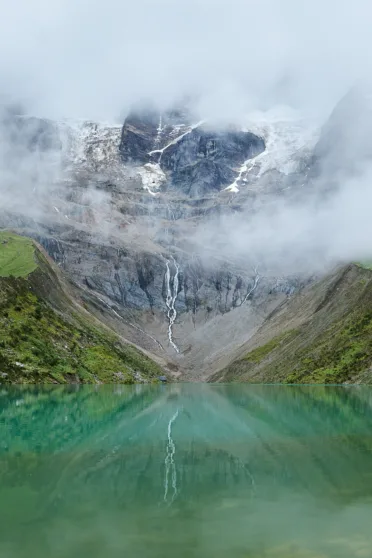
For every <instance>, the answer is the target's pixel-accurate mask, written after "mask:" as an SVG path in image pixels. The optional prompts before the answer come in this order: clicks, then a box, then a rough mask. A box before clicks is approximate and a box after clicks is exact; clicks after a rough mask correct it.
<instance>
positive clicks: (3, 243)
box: [0, 232, 37, 277]
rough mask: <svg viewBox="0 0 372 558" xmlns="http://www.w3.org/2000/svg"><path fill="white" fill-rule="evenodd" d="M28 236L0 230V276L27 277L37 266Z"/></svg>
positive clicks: (32, 246) (33, 247)
mask: <svg viewBox="0 0 372 558" xmlns="http://www.w3.org/2000/svg"><path fill="white" fill-rule="evenodd" d="M34 252H35V246H34V244H33V242H32V240H30V239H29V238H25V237H22V236H17V235H15V234H12V233H9V232H0V277H10V276H13V277H27V275H29V274H30V273H32V271H34V270H35V269H36V268H37V264H36V261H35V257H34Z"/></svg>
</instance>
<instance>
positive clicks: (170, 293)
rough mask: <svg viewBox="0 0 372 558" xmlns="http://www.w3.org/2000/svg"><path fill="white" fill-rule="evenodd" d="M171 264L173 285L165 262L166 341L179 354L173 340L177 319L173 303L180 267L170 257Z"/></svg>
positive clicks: (168, 264)
mask: <svg viewBox="0 0 372 558" xmlns="http://www.w3.org/2000/svg"><path fill="white" fill-rule="evenodd" d="M172 259H173V264H174V268H175V273H174V277H173V284H172V285H171V270H170V262H169V260H166V261H165V265H166V269H165V278H164V279H165V288H166V298H165V305H166V307H167V317H168V339H169V343H170V345H172V347H173V349H174V350H175V351H176V353H179V352H180V350H179V348H178V347H177V345H176V343H175V342H174V339H173V325H174V322H175V321H176V318H177V311H176V308H175V303H176V300H177V296H178V287H179V272H180V267H179V265H178V264H177V262H176V260H175V259H174V258H173V257H172Z"/></svg>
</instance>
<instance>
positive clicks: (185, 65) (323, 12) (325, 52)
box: [0, 0, 372, 121]
mask: <svg viewBox="0 0 372 558" xmlns="http://www.w3.org/2000/svg"><path fill="white" fill-rule="evenodd" d="M371 12H372V8H371V7H370V3H369V2H368V0H355V1H354V2H353V3H352V4H350V3H340V2H337V1H336V0H328V2H324V1H321V0H303V1H302V2H297V1H296V0H282V1H280V2H278V1H277V0H261V1H260V2H258V1H256V0H229V1H227V0H220V1H218V2H215V1H214V0H187V1H186V0H178V1H175V0H157V1H156V2H155V1H154V0H137V1H136V2H132V1H129V0H107V1H106V2H102V1H101V0H90V1H89V2H88V1H87V0H54V1H53V2H50V1H48V0H35V1H34V2H32V3H30V2H29V1H28V0H20V1H19V2H14V3H8V4H7V6H4V7H3V10H2V17H1V20H0V79H1V92H2V95H3V96H5V97H6V98H11V99H14V98H16V99H17V100H20V101H22V102H23V103H24V104H25V105H26V106H27V109H28V110H29V111H31V112H32V113H34V114H38V115H41V116H47V117H51V118H62V117H73V118H92V119H103V120H108V121H112V120H115V121H118V120H122V116H123V114H125V113H126V111H127V110H128V109H129V107H130V106H131V105H132V104H133V103H134V102H136V101H138V100H139V99H142V98H146V99H152V100H153V101H154V102H155V103H157V104H158V105H160V106H165V105H168V104H170V103H171V102H173V101H174V100H175V99H177V98H179V97H180V96H182V95H185V94H192V95H196V96H197V97H198V99H199V104H200V110H201V111H202V112H203V113H204V114H205V115H206V116H207V117H208V118H211V117H213V116H217V115H219V114H221V113H224V114H226V115H229V116H230V117H231V118H238V117H239V115H240V114H241V113H242V112H244V111H247V110H253V109H262V108H267V107H269V106H270V107H271V106H273V105H275V104H278V103H279V104H288V105H291V106H295V107H296V108H300V109H303V110H306V111H312V112H316V113H319V112H324V113H326V112H327V111H329V109H330V108H331V106H332V105H333V104H334V103H335V101H336V100H337V98H339V96H340V95H341V94H342V93H343V92H344V91H345V90H346V89H347V88H348V87H349V86H350V84H352V83H353V81H354V80H355V79H357V78H359V77H361V76H363V75H366V74H368V73H369V71H370V70H371V61H370V56H369V52H370V47H371V42H372V39H371V36H370V25H369V22H370V17H371V15H372V14H371Z"/></svg>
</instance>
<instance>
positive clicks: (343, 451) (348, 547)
mask: <svg viewBox="0 0 372 558" xmlns="http://www.w3.org/2000/svg"><path fill="white" fill-rule="evenodd" d="M371 406H372V390H371V389H369V388H368V387H348V388H345V387H323V386H319V387H304V386H301V387H297V386H248V385H237V384H235V385H228V386H227V385H215V386H213V385H200V384H199V385H187V384H183V385H182V384H179V385H174V386H172V385H170V386H163V385H162V386H152V385H149V386H143V385H142V386H115V387H111V386H99V387H58V388H39V387H34V388H29V387H27V388H26V387H25V388H14V389H8V388H7V389H3V390H2V391H1V392H0V557H1V558H3V557H4V558H5V557H6V558H13V557H14V558H23V557H27V558H43V557H45V558H75V557H76V558H84V557H85V556H86V557H89V558H98V557H105V558H116V557H119V556H120V557H122V556H124V555H125V556H129V557H131V558H132V557H133V558H137V557H138V558H154V557H156V558H168V557H172V558H174V557H180V558H183V557H185V558H186V557H187V558H193V557H195V558H199V557H200V558H202V557H203V558H204V557H205V558H212V557H213V558H222V557H224V558H225V557H227V556H228V557H229V558H234V557H236V558H249V557H252V558H253V557H255V558H261V557H262V558H264V557H278V558H292V557H293V558H295V557H296V558H297V557H298V558H301V557H304V558H305V557H309V558H311V557H313V558H316V557H318V558H320V557H332V558H333V557H334V558H343V557H345V558H353V557H359V556H365V557H372V533H371V529H370V520H371V517H372V412H371Z"/></svg>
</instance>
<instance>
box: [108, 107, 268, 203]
mask: <svg viewBox="0 0 372 558" xmlns="http://www.w3.org/2000/svg"><path fill="white" fill-rule="evenodd" d="M119 149H120V153H121V157H122V160H123V161H124V162H125V163H128V162H133V163H141V164H144V163H148V162H152V163H158V164H159V165H160V167H161V169H162V170H163V171H164V172H165V173H166V176H167V178H168V187H173V188H175V189H176V190H178V191H181V192H182V193H183V194H186V195H187V196H190V197H198V196H203V195H205V194H208V193H210V192H213V191H219V190H221V189H222V188H223V187H226V186H228V185H229V184H231V183H232V182H234V180H235V178H236V176H237V172H238V171H237V169H238V168H239V167H240V166H241V165H242V164H243V163H244V161H246V160H247V159H250V158H252V157H255V156H257V155H259V154H260V153H262V152H263V151H264V150H265V142H264V140H263V139H262V138H260V137H258V136H256V135H255V134H252V133H249V132H241V131H238V130H226V131H220V130H212V129H209V128H207V127H205V126H203V125H202V124H201V123H199V124H194V125H192V124H191V121H190V120H189V119H188V118H187V117H186V115H185V114H184V113H183V112H177V111H173V112H172V113H166V114H165V115H161V114H159V113H158V114H157V113H156V112H155V111H146V112H143V113H141V114H138V113H132V114H130V115H129V116H128V118H127V119H126V121H125V123H124V126H123V131H122V136H121V142H120V147H119Z"/></svg>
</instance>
